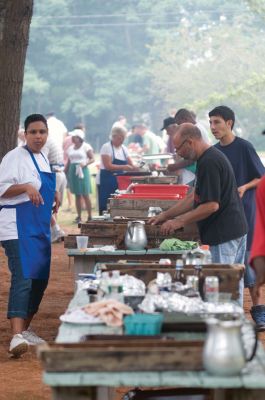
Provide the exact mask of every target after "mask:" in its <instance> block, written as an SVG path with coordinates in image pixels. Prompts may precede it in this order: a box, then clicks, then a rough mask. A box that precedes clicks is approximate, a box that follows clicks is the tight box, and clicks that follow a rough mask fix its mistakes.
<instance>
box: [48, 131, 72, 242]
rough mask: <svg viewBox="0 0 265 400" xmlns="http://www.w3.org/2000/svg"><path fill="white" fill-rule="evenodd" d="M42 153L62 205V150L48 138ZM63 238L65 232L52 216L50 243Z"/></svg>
mask: <svg viewBox="0 0 265 400" xmlns="http://www.w3.org/2000/svg"><path fill="white" fill-rule="evenodd" d="M42 152H43V153H44V154H45V155H46V157H47V158H48V160H49V163H50V167H51V170H52V172H55V176H56V191H57V192H58V195H59V201H60V205H62V202H63V194H64V190H65V188H66V184H67V182H66V176H65V173H64V161H63V150H62V149H61V148H60V147H59V146H58V144H57V143H56V142H55V141H54V140H53V139H51V138H50V137H49V136H48V139H47V141H46V143H45V145H44V146H43V148H42ZM64 236H65V232H64V231H63V229H61V227H60V226H59V224H58V222H57V215H56V214H53V215H52V218H51V242H52V243H55V242H58V241H60V240H62V238H63V237H64Z"/></svg>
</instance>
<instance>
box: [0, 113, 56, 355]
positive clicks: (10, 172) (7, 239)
mask: <svg viewBox="0 0 265 400" xmlns="http://www.w3.org/2000/svg"><path fill="white" fill-rule="evenodd" d="M24 128H25V138H26V142H27V145H26V146H21V147H17V148H15V149H14V150H11V151H10V152H8V153H7V154H6V155H5V157H4V158H3V160H2V162H1V165H0V209H1V211H0V241H1V244H2V247H3V248H4V250H5V254H6V256H7V258H8V267H9V269H10V272H11V287H10V291H9V301H8V312H7V318H8V319H9V320H10V324H11V330H12V340H11V342H10V347H9V352H10V353H11V355H12V356H14V357H20V356H21V354H23V353H25V352H26V351H27V350H28V348H29V345H34V344H39V343H42V342H43V340H42V339H41V338H40V337H39V336H37V335H36V334H35V333H34V332H33V331H32V329H31V328H30V324H31V321H32V319H33V317H34V315H35V314H36V313H37V312H38V308H39V305H40V303H41V300H42V297H43V294H44V291H45V289H46V287H47V284H48V279H49V273H50V261H51V240H50V220H51V215H52V208H53V204H54V201H55V206H54V211H55V212H57V211H58V207H59V199H58V195H57V194H56V192H55V174H54V173H52V172H51V169H50V164H49V162H48V160H47V158H46V156H45V155H44V154H43V153H42V152H41V149H42V147H43V146H44V145H45V143H46V140H47V137H48V125H47V121H46V119H45V118H44V116H43V115H41V114H32V115H29V116H28V117H27V118H26V119H25V122H24Z"/></svg>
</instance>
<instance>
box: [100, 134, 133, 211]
mask: <svg viewBox="0 0 265 400" xmlns="http://www.w3.org/2000/svg"><path fill="white" fill-rule="evenodd" d="M126 135H127V130H126V129H125V128H123V127H121V126H120V127H114V128H112V129H111V134H110V141H109V142H107V143H104V144H103V146H102V147H101V149H100V179H99V213H100V214H102V213H103V211H104V210H106V209H107V201H108V198H109V197H110V195H111V194H112V193H114V192H115V190H116V189H118V182H117V178H116V176H115V175H114V174H113V173H120V174H122V173H123V172H126V171H136V170H137V169H138V168H136V167H135V166H134V165H133V162H132V159H131V158H130V157H129V154H128V149H127V147H126V146H124V145H123V142H124V140H125V138H126Z"/></svg>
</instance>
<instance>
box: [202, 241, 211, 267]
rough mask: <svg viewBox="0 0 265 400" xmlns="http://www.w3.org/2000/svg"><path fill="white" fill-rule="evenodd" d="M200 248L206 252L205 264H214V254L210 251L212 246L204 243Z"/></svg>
mask: <svg viewBox="0 0 265 400" xmlns="http://www.w3.org/2000/svg"><path fill="white" fill-rule="evenodd" d="M200 249H201V250H203V252H204V260H203V264H212V254H211V252H210V246H209V245H208V244H203V245H201V246H200Z"/></svg>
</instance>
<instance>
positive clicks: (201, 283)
mask: <svg viewBox="0 0 265 400" xmlns="http://www.w3.org/2000/svg"><path fill="white" fill-rule="evenodd" d="M194 264H195V265H194V271H195V275H196V276H197V277H198V279H199V283H198V285H199V293H200V296H201V298H202V299H204V280H205V277H204V275H203V270H202V264H201V259H200V258H195V263H194Z"/></svg>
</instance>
